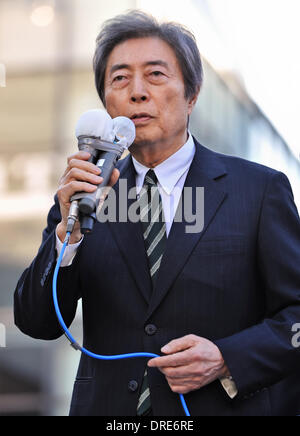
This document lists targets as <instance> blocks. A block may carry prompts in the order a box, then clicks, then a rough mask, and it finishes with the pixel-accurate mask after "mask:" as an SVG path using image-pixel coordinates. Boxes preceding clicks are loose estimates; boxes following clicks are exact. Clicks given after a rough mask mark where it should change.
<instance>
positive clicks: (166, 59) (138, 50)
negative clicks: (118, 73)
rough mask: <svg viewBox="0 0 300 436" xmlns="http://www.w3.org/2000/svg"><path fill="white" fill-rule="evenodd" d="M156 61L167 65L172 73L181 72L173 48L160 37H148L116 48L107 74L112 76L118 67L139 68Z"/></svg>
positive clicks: (127, 41) (136, 39) (109, 59)
mask: <svg viewBox="0 0 300 436" xmlns="http://www.w3.org/2000/svg"><path fill="white" fill-rule="evenodd" d="M155 61H161V62H162V63H165V64H166V65H165V67H166V68H168V69H169V70H170V72H174V73H175V72H178V73H180V72H181V70H180V67H179V63H178V60H177V57H176V54H175V52H174V50H173V49H172V48H171V46H170V45H169V44H168V43H166V42H165V41H163V40H162V39H160V38H158V37H147V38H134V39H128V40H126V41H123V42H121V43H120V44H118V45H117V46H116V47H114V49H113V50H112V52H111V53H110V55H109V57H108V62H107V68H106V73H107V74H110V73H111V71H113V70H114V67H115V66H118V65H128V66H129V67H130V68H137V67H143V66H145V65H147V64H150V63H151V62H155Z"/></svg>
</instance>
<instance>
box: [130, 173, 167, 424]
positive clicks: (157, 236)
mask: <svg viewBox="0 0 300 436" xmlns="http://www.w3.org/2000/svg"><path fill="white" fill-rule="evenodd" d="M139 203H140V219H141V223H142V228H143V235H144V241H145V247H146V251H147V256H148V263H149V269H150V275H151V280H152V290H153V289H154V286H155V283H156V280H157V276H158V271H159V268H160V264H161V261H162V258H163V254H164V252H165V247H166V242H167V233H166V223H165V219H164V213H163V208H162V200H161V196H160V193H159V190H158V187H157V177H156V175H155V172H154V171H153V170H149V171H148V173H147V174H146V177H145V181H144V186H143V189H142V191H141V195H140V199H139ZM150 412H151V401H150V391H149V385H148V376H147V369H146V371H145V374H144V379H143V384H142V387H141V392H140V396H139V402H138V406H137V415H138V416H147V415H149V413H150Z"/></svg>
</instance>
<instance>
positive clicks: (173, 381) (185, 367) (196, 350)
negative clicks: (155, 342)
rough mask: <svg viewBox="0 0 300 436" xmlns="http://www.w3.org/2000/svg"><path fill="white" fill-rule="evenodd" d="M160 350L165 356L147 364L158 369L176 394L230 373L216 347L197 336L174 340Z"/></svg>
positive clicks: (198, 387)
mask: <svg viewBox="0 0 300 436" xmlns="http://www.w3.org/2000/svg"><path fill="white" fill-rule="evenodd" d="M161 351H162V352H163V353H164V354H166V356H163V357H156V358H155V359H151V360H149V362H148V366H149V367H150V368H158V369H159V370H160V371H161V372H162V373H163V374H164V375H165V376H166V379H167V381H168V383H169V386H170V388H171V389H172V391H173V392H176V393H177V394H187V393H188V392H191V391H195V390H197V389H200V388H202V387H203V386H205V385H208V384H209V383H212V382H213V381H215V380H216V379H218V378H222V377H227V376H229V375H230V374H229V371H228V368H227V367H226V365H225V362H224V359H223V357H222V354H221V352H220V350H219V349H218V347H217V346H216V345H215V344H213V343H212V342H210V341H208V340H207V339H204V338H200V337H199V336H195V335H188V336H184V337H183V338H180V339H175V340H173V341H171V342H170V343H169V344H167V345H165V346H164V347H163V348H162V349H161Z"/></svg>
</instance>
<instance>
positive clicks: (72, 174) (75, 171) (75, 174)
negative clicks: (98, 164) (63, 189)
mask: <svg viewBox="0 0 300 436" xmlns="http://www.w3.org/2000/svg"><path fill="white" fill-rule="evenodd" d="M74 180H75V181H81V182H89V183H92V184H94V185H99V184H100V183H101V182H102V181H103V178H102V177H100V176H98V175H96V174H93V173H90V172H88V171H84V170H82V169H80V168H72V169H71V170H70V171H69V172H68V174H66V176H65V177H64V179H63V184H67V183H69V182H72V181H74Z"/></svg>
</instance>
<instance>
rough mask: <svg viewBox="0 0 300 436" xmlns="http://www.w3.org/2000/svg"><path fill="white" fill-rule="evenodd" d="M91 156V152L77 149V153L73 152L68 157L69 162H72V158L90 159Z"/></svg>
mask: <svg viewBox="0 0 300 436" xmlns="http://www.w3.org/2000/svg"><path fill="white" fill-rule="evenodd" d="M90 157H91V153H88V152H87V151H77V153H74V154H72V155H71V156H69V157H68V159H67V160H68V164H69V163H70V161H71V160H73V159H78V160H85V161H87V160H89V159H90Z"/></svg>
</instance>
